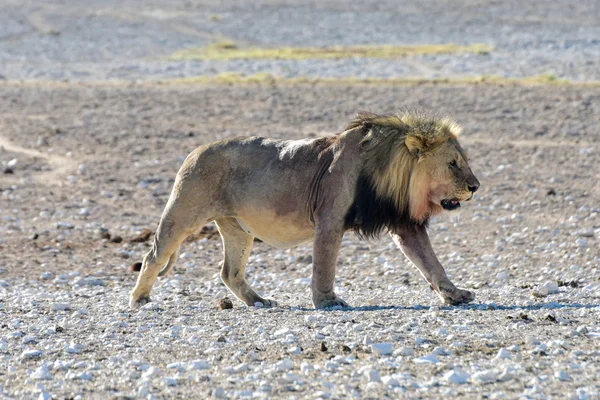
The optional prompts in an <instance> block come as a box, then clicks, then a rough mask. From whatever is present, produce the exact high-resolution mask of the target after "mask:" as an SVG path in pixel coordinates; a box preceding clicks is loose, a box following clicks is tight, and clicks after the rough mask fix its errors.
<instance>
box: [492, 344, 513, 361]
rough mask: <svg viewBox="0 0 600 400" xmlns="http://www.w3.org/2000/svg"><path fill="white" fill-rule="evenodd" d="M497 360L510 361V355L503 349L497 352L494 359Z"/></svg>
mask: <svg viewBox="0 0 600 400" xmlns="http://www.w3.org/2000/svg"><path fill="white" fill-rule="evenodd" d="M495 358H496V359H497V360H504V359H510V353H509V352H508V350H506V349H505V348H504V347H503V348H501V349H500V350H498V353H497V354H496V357H495Z"/></svg>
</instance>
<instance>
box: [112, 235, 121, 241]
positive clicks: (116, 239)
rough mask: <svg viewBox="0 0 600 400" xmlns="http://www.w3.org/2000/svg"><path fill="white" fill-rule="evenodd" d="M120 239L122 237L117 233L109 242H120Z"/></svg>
mask: <svg viewBox="0 0 600 400" xmlns="http://www.w3.org/2000/svg"><path fill="white" fill-rule="evenodd" d="M122 241H123V238H122V237H121V236H119V235H117V236H113V237H111V238H110V242H111V243H121V242H122Z"/></svg>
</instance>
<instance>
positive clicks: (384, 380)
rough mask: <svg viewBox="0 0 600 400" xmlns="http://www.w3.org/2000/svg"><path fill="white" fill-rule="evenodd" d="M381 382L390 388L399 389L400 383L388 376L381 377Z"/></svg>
mask: <svg viewBox="0 0 600 400" xmlns="http://www.w3.org/2000/svg"><path fill="white" fill-rule="evenodd" d="M381 382H382V383H383V384H384V385H386V386H390V387H400V382H398V380H397V379H394V378H392V377H391V376H389V375H385V376H382V377H381Z"/></svg>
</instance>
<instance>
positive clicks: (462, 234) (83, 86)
mask: <svg viewBox="0 0 600 400" xmlns="http://www.w3.org/2000/svg"><path fill="white" fill-rule="evenodd" d="M599 20H600V6H599V4H598V2H596V1H578V2H572V1H559V0H553V1H527V2H523V1H512V0H508V1H502V2H495V1H494V2H483V1H474V0H463V1H460V2H437V1H433V0H432V1H429V0H427V1H406V2H402V7H398V5H397V2H394V1H385V0H384V1H362V2H352V4H349V2H342V1H336V0H329V1H327V2H323V1H318V2H316V1H315V2H304V3H303V5H298V3H297V2H292V1H283V0H281V1H276V0H269V1H260V2H247V3H244V4H233V3H231V4H229V5H227V4H225V5H224V4H222V2H220V1H209V0H205V1H202V2H194V1H186V2H181V3H180V2H164V1H158V0H151V1H143V2H142V1H134V0H126V1H115V0H110V1H102V2H100V1H86V2H83V3H82V2H65V1H51V2H44V4H41V3H39V2H33V1H31V0H25V1H15V0H7V1H4V2H3V3H2V13H0V164H1V165H0V193H1V196H0V218H1V219H0V398H40V399H50V398H55V399H63V398H65V399H66V398H78V399H79V398H81V399H87V398H98V399H105V398H157V399H158V398H332V399H346V398H373V399H375V398H402V397H406V398H441V397H448V396H452V397H458V398H532V399H537V398H539V399H542V398H572V399H595V398H599V397H600V384H599V383H598V382H600V367H599V366H600V351H599V350H598V349H599V344H600V319H599V315H600V314H599V311H600V270H599V268H600V250H599V240H600V217H599V215H598V214H599V213H600V185H598V182H599V181H600V167H599V166H600V145H599V144H598V143H599V141H598V137H599V132H598V115H600V94H599V92H598V90H597V87H594V86H586V85H562V84H561V85H540V86H531V87H530V86H526V85H513V84H509V85H507V84H471V85H445V84H444V85H434V84H422V85H392V86H390V85H384V84H379V85H366V84H354V85H348V84H346V85H341V84H339V83H338V84H335V83H331V84H325V83H317V84H297V85H292V84H289V83H288V84H282V83H263V84H262V85H221V86H216V85H215V86H212V85H181V84H173V83H172V82H171V83H170V84H169V83H168V82H169V78H180V77H192V76H196V75H217V74H220V73H223V72H239V73H241V74H245V75H250V74H254V73H259V72H266V73H271V74H273V75H276V76H281V77H298V76H308V77H315V78H321V77H354V78H357V77H358V78H361V77H362V78H369V77H379V78H391V77H396V78H403V77H417V78H437V77H442V78H445V77H450V78H452V77H473V76H480V75H488V74H489V75H497V76H506V77H531V76H536V75H539V74H552V75H555V76H557V77H559V78H566V79H570V80H574V81H581V82H587V81H597V80H600V72H599V71H600V68H599V67H600V65H599V61H598V60H600V41H599V40H598V38H599V37H600V25H598V21H599ZM356 27H359V28H358V29H357V28H356ZM222 38H231V39H233V40H235V41H236V42H237V43H239V44H241V45H251V46H271V47H278V46H329V45H340V44H343V45H355V44H366V45H375V44H432V43H449V42H453V43H456V44H474V43H484V44H488V45H492V46H494V48H495V49H494V50H493V51H491V52H489V54H453V55H449V54H446V55H435V56H419V57H410V58H400V59H394V60H375V59H360V58H358V59H346V60H301V61H276V60H232V61H227V62H225V61H212V62H205V61H194V62H193V61H179V62H175V61H168V56H169V55H171V54H173V53H174V52H176V51H178V50H181V49H186V48H197V47H202V46H205V45H207V44H210V43H213V42H215V41H218V40H221V39H222ZM23 80H26V81H28V82H23ZM128 81H129V82H128ZM158 81H164V82H167V83H162V84H161V83H160V82H158ZM403 108H417V109H418V108H427V109H432V110H436V111H438V112H439V113H441V114H450V115H452V116H453V117H454V118H455V119H456V120H457V121H458V122H459V123H460V124H461V125H463V127H464V128H465V129H464V132H465V133H464V134H463V137H461V143H462V144H463V146H464V147H465V148H466V149H467V151H468V152H469V153H470V154H471V162H470V163H471V166H472V168H473V171H474V173H475V174H476V175H477V177H478V178H479V180H480V182H481V184H482V186H481V189H480V190H479V191H478V193H477V197H476V199H475V201H472V202H469V203H467V204H465V205H464V207H463V209H462V211H461V213H460V214H447V215H443V216H441V217H439V218H437V219H436V220H434V221H433V222H432V224H431V228H430V234H431V239H432V242H433V245H434V248H435V249H436V252H437V254H438V255H439V258H440V259H441V261H442V263H443V264H444V265H445V267H446V269H447V271H448V274H449V275H450V277H451V279H452V280H453V281H454V282H455V283H456V284H457V285H458V286H459V287H464V288H468V289H471V290H473V291H475V292H476V295H477V299H476V301H475V302H474V303H473V304H471V305H467V306H460V307H444V306H441V305H440V302H439V299H438V298H437V296H436V295H435V294H434V293H433V292H431V291H430V290H429V287H428V286H427V285H426V283H425V282H424V280H423V279H422V278H421V277H420V276H419V274H418V272H417V271H416V269H415V268H414V267H413V266H412V265H410V263H409V262H408V261H407V260H406V259H405V258H404V256H403V255H402V254H401V252H400V251H399V250H398V249H396V248H395V247H394V245H393V243H392V242H391V240H389V238H388V237H382V238H381V239H380V240H374V241H370V242H361V241H359V240H358V239H357V238H356V237H355V236H354V235H352V234H347V235H346V237H345V239H344V243H343V246H342V250H341V252H340V257H339V261H338V274H337V277H338V280H337V282H336V286H337V292H338V293H339V294H340V295H341V297H342V298H344V299H345V300H347V301H348V302H349V303H350V304H351V305H352V306H354V307H353V308H350V309H347V310H331V311H321V310H320V311H315V310H313V309H312V308H311V302H310V290H309V282H310V271H311V263H312V255H311V254H312V250H311V246H310V245H303V246H299V247H297V248H294V249H291V250H285V251H283V250H277V249H274V248H271V247H269V246H266V245H265V244H263V243H255V247H254V251H253V253H252V255H251V257H250V262H249V266H248V268H247V273H248V277H249V281H250V282H251V284H252V286H253V287H254V288H256V289H257V290H258V291H259V293H261V294H263V295H265V296H269V297H271V298H274V299H275V300H277V301H278V302H279V304H280V307H278V308H274V309H257V308H248V307H246V306H245V305H243V304H242V303H241V302H239V301H237V300H236V299H232V300H233V308H232V309H227V310H220V309H219V308H218V307H217V305H218V303H219V301H220V300H222V299H224V298H225V297H227V296H230V294H229V293H228V291H227V289H226V288H225V286H224V285H223V284H222V283H221V281H220V279H219V276H218V275H219V267H218V263H219V261H220V260H221V252H222V247H221V242H220V239H219V236H218V234H215V232H214V227H211V226H208V227H206V229H205V230H204V231H203V232H201V233H199V234H197V235H194V237H193V238H191V239H190V240H189V241H187V242H186V243H184V245H183V246H182V249H181V253H180V258H179V260H178V261H177V265H176V267H175V270H174V273H173V274H172V275H171V276H169V277H166V278H164V279H161V280H159V281H158V282H157V284H156V285H155V287H154V290H153V292H152V295H153V300H154V301H153V302H152V303H149V304H148V305H146V306H144V307H143V308H142V309H141V310H139V311H132V310H129V309H128V307H127V297H128V293H129V291H130V290H131V289H132V287H133V285H134V283H135V279H136V275H135V273H133V272H131V271H130V270H129V269H130V267H131V266H132V264H134V263H136V262H139V261H141V259H142V257H143V255H144V253H146V252H147V251H148V249H149V248H150V243H151V238H152V231H153V230H154V229H155V228H156V224H157V223H158V220H159V217H160V214H161V212H162V209H163V208H164V206H165V203H166V201H167V198H168V195H169V192H170V190H171V186H172V184H173V181H174V177H175V174H176V171H177V170H178V168H179V166H180V165H181V162H182V161H183V159H184V158H185V156H186V155H187V154H188V153H189V152H190V151H191V150H193V149H194V148H195V147H197V146H198V145H201V144H204V143H208V142H211V141H214V140H219V139H223V138H227V137H233V136H240V135H253V134H260V135H263V136H269V137H275V138H304V137H316V136H321V135H324V134H326V133H332V132H338V131H339V130H340V129H342V128H343V126H344V125H345V124H346V122H347V121H348V120H349V119H350V118H351V117H352V116H353V114H354V113H355V112H356V111H358V110H369V111H373V112H380V113H383V112H394V111H396V110H398V109H403Z"/></svg>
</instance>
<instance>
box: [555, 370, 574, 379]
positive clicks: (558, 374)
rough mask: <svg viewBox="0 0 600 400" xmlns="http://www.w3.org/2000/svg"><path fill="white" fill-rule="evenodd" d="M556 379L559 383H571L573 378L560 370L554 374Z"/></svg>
mask: <svg viewBox="0 0 600 400" xmlns="http://www.w3.org/2000/svg"><path fill="white" fill-rule="evenodd" d="M554 377H555V378H556V379H558V380H559V381H569V380H571V377H570V376H569V374H567V373H566V372H565V371H563V370H562V369H561V370H558V371H556V372H555V373H554Z"/></svg>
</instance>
